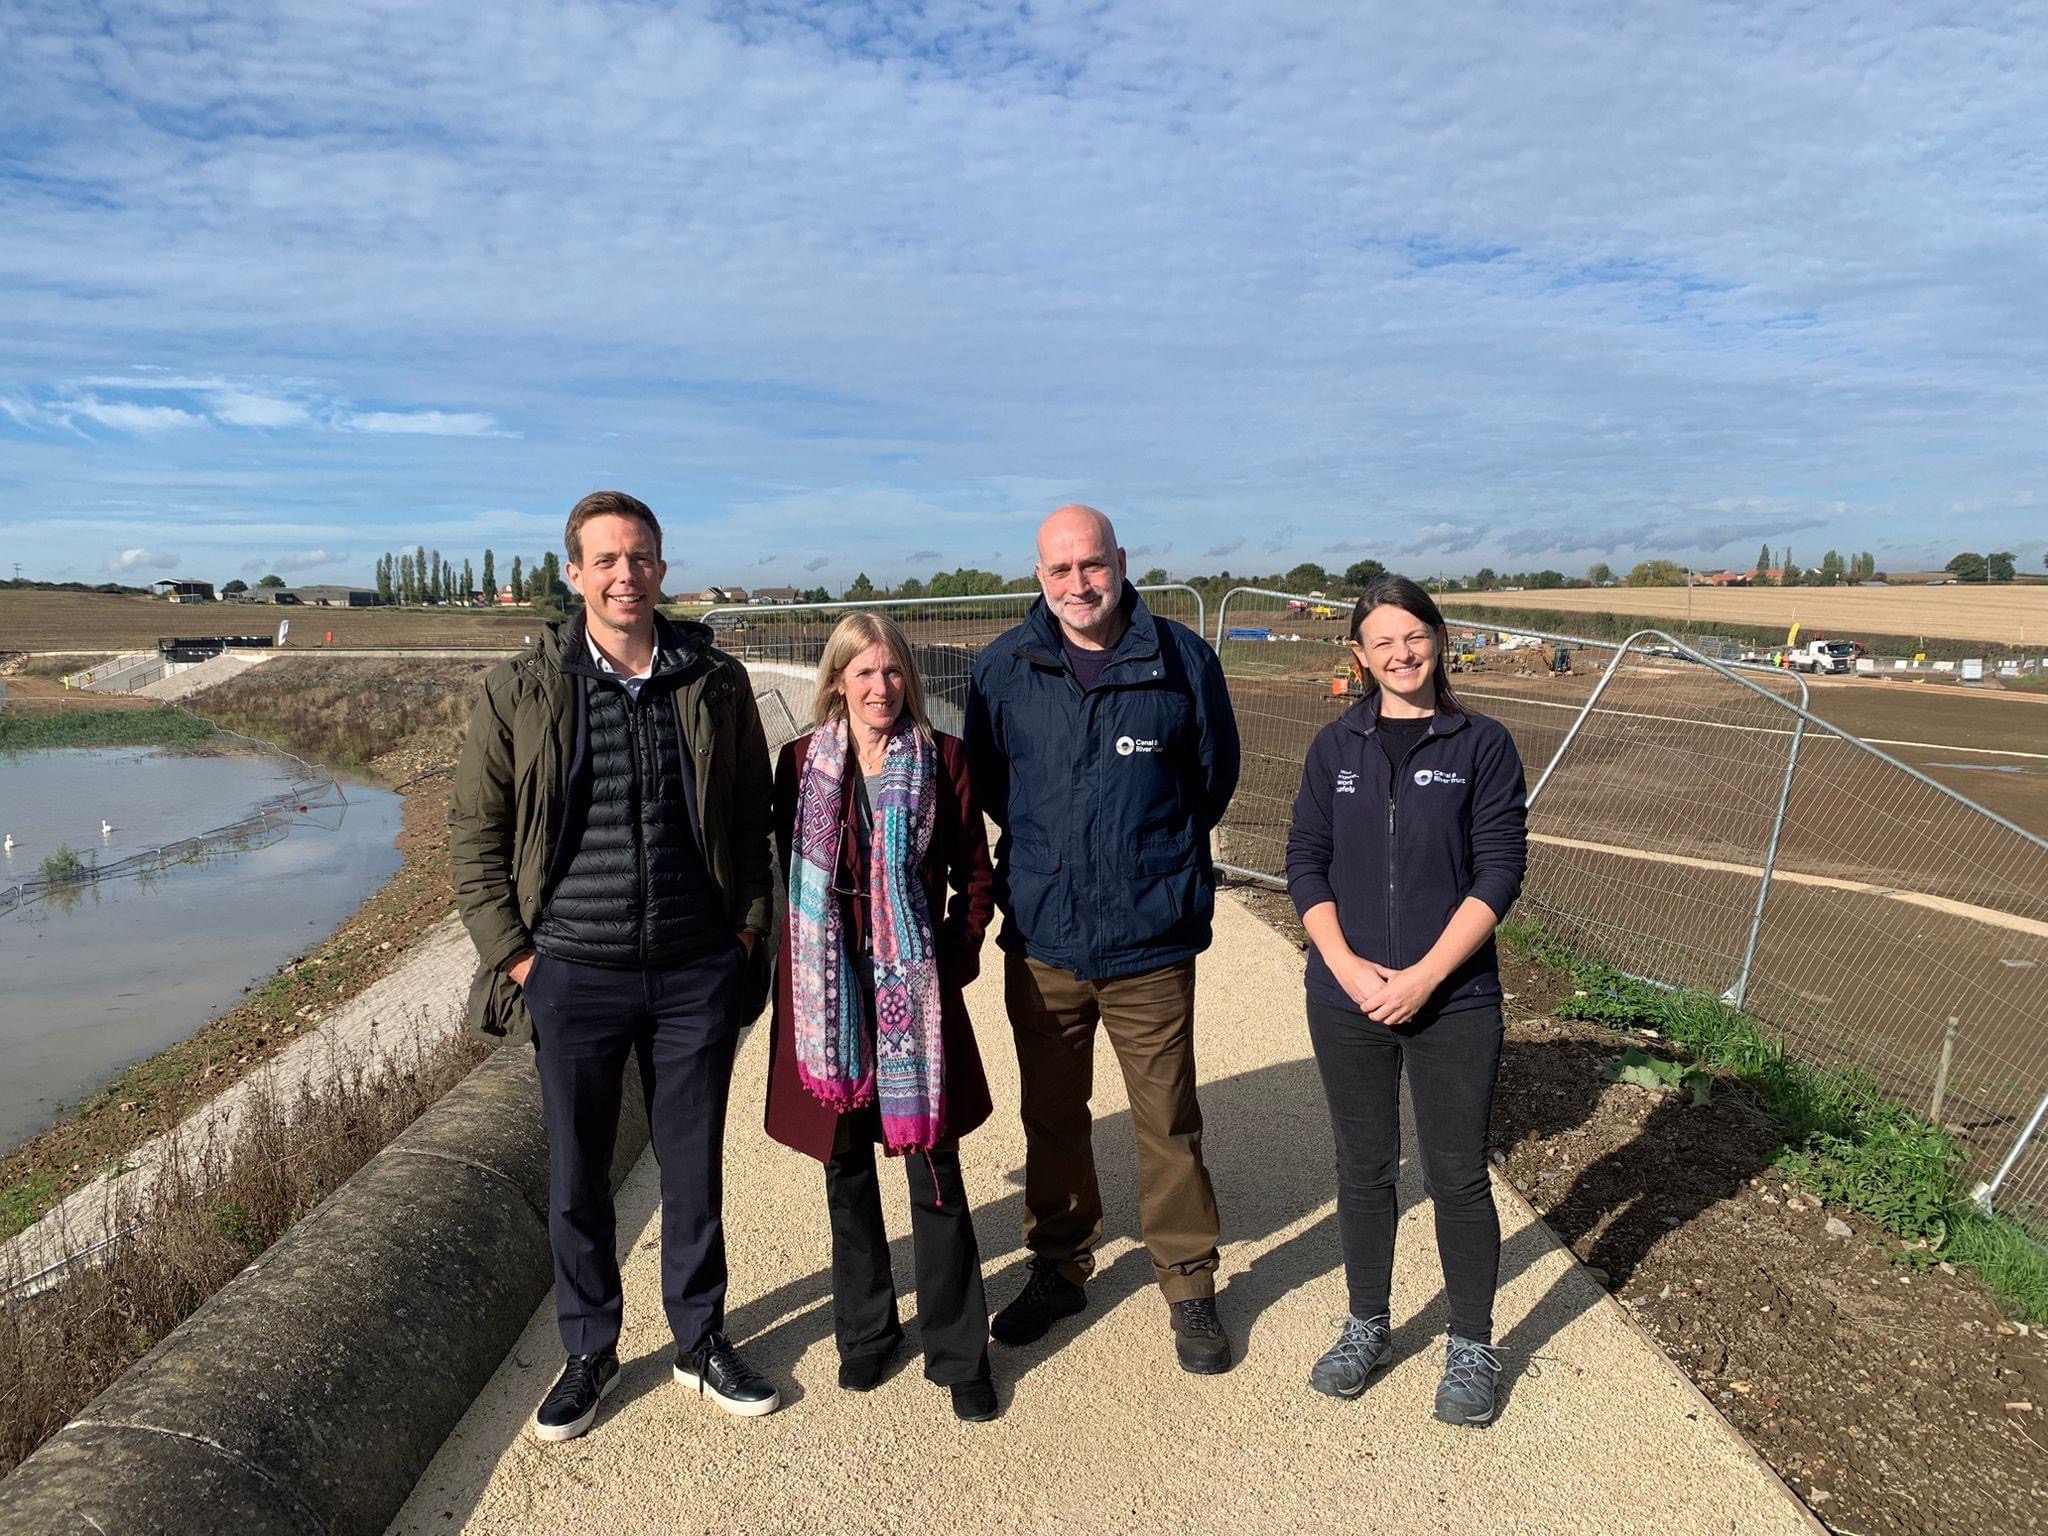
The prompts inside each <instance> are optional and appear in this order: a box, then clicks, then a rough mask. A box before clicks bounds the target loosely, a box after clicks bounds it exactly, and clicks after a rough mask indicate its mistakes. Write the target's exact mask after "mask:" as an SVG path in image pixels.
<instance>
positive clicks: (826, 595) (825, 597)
mask: <svg viewBox="0 0 2048 1536" xmlns="http://www.w3.org/2000/svg"><path fill="white" fill-rule="evenodd" d="M796 600H797V601H798V602H800V603H829V602H831V601H832V594H831V593H830V592H827V591H826V590H825V589H824V588H823V587H805V588H804V589H803V591H801V592H799V593H797V595H796Z"/></svg>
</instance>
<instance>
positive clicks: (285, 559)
mask: <svg viewBox="0 0 2048 1536" xmlns="http://www.w3.org/2000/svg"><path fill="white" fill-rule="evenodd" d="M347 558H348V556H346V555H331V554H329V553H328V552H327V551H326V550H324V549H302V550H300V551H299V552H298V553H296V554H290V555H279V556H278V557H277V558H276V559H275V560H273V561H271V562H270V564H269V566H268V567H267V569H269V570H273V571H276V572H277V573H278V574H279V575H283V574H284V573H285V572H286V571H311V570H317V569H318V568H319V567H321V566H323V565H336V564H339V563H340V562H341V561H343V560H346V559H347Z"/></svg>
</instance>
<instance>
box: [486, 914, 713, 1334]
mask: <svg viewBox="0 0 2048 1536" xmlns="http://www.w3.org/2000/svg"><path fill="white" fill-rule="evenodd" d="M742 962H743V956H742V954H741V951H740V947H739V944H738V942H737V941H734V942H732V943H730V944H725V945H721V946H720V948H719V949H718V951H717V952H716V953H715V954H712V955H710V956H708V957H706V958H704V959H702V960H699V961H696V962H694V963H691V964H686V965H681V966H677V967H674V968H672V969H666V970H649V971H618V970H609V969H606V968H604V967H601V966H594V965H577V964H575V963H573V962H571V961H567V960H557V959H555V958H553V957H552V956H548V955H542V956H540V957H539V958H538V959H536V960H535V961H534V964H533V969H532V970H531V971H529V972H528V973H527V977H526V1006H527V1011H528V1012H529V1013H531V1014H532V1015H533V1027H534V1048H535V1054H536V1058H537V1065H538V1067H539V1069H540V1101H541V1112H542V1114H543V1115H544V1116H545V1118H546V1120H547V1127H548V1241H549V1243H550V1245H551V1246H552V1247H553V1249H554V1257H555V1321H556V1323H557V1324H558V1325H559V1326H560V1328H561V1332H562V1347H563V1348H564V1349H566V1350H568V1352H569V1353H570V1354H572V1355H589V1354H595V1353H597V1352H598V1351H600V1350H605V1349H610V1348H612V1347H614V1346H615V1345H616V1344H617V1343H618V1340H619V1319H620V1314H621V1310H622V1308H621V1292H620V1289H619V1261H618V1247H617V1245H618V1230H617V1228H618V1222H617V1217H616V1215H615V1213H614V1211H613V1209H612V1189H611V1166H612V1151H613V1144H614V1142H615V1141H616V1140H617V1137H618V1129H619V1095H620V1092H621V1088H622V1084H623V1082H624V1078H625V1071H626V1058H627V1055H628V1054H629V1053H632V1054H634V1055H637V1056H638V1058H639V1062H640V1081H641V1086H642V1088H643V1091H644V1092H645V1094H646V1098H647V1121H648V1125H649V1126H650V1128H651V1130H652V1133H653V1145H654V1155H655V1157H656V1159H657V1160H658V1161H659V1163H660V1165H661V1299H662V1306H663V1308H664V1309H665V1310H666V1312H667V1313H668V1325H669V1328H670V1329H671V1331H673V1332H674V1334H675V1339H676V1347H677V1348H679V1349H683V1350H691V1349H695V1348H697V1347H698V1346H699V1345H701V1344H702V1343H703V1342H704V1340H705V1338H706V1336H707V1335H709V1334H711V1333H714V1332H717V1331H719V1330H721V1329H723V1328H724V1326H725V1221H724V1203H725V1178H724V1161H723V1150H724V1143H725V1104H726V1096H727V1093H728V1091H729V1090H730V1089H731V1087H732V1062H733V1051H734V1048H735V1046H736V1045H737V1043H738V1039H739V1010H738V1001H739V985H740V975H741V972H742V970H743V968H744V967H743V963H742Z"/></svg>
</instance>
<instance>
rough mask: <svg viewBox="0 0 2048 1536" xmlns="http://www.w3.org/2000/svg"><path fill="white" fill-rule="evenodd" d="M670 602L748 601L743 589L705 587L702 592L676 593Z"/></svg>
mask: <svg viewBox="0 0 2048 1536" xmlns="http://www.w3.org/2000/svg"><path fill="white" fill-rule="evenodd" d="M671 601H672V602H678V603H692V604H696V603H710V604H714V605H719V604H725V603H744V602H746V601H748V597H747V589H746V588H745V587H706V588H705V589H704V590H703V591H702V592H678V593H677V594H676V595H675V596H674V598H672V599H671Z"/></svg>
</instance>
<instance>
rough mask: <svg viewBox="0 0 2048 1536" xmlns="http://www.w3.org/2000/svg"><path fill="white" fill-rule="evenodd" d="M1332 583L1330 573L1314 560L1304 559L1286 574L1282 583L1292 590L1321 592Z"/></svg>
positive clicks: (1281, 580)
mask: <svg viewBox="0 0 2048 1536" xmlns="http://www.w3.org/2000/svg"><path fill="white" fill-rule="evenodd" d="M1329 584H1330V573H1329V572H1328V571H1326V570H1324V569H1323V568H1322V567H1321V566H1320V565H1317V564H1316V563H1315V561H1313V560H1304V561H1302V562H1301V564H1299V565H1297V566H1296V567H1295V568H1294V569H1293V570H1291V571H1289V572H1288V573H1287V574H1286V575H1285V576H1282V577H1281V578H1280V585H1281V586H1283V587H1285V588H1286V589H1287V590H1288V591H1290V592H1320V591H1322V590H1323V588H1325V587H1327V586H1328V585H1329Z"/></svg>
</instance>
